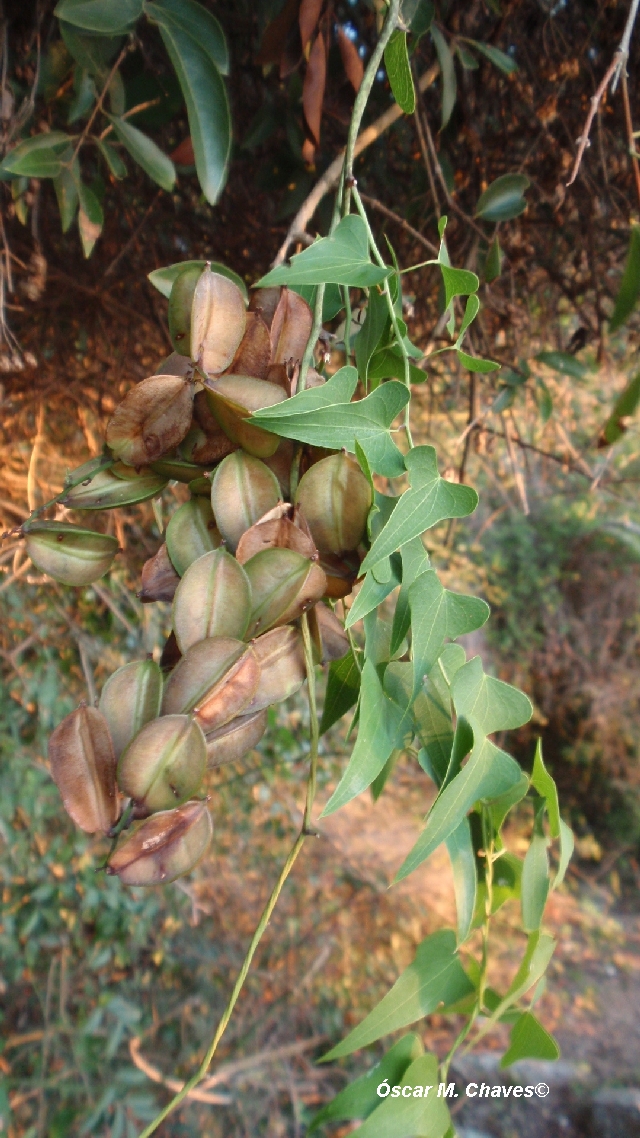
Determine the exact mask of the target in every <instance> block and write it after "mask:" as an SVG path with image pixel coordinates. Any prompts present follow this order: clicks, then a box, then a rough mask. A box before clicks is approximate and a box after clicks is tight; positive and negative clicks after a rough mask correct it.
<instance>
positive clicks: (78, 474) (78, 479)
mask: <svg viewBox="0 0 640 1138" xmlns="http://www.w3.org/2000/svg"><path fill="white" fill-rule="evenodd" d="M94 461H95V462H96V463H97V465H96V467H95V469H94V470H91V472H90V473H87V470H86V466H87V465H88V464H87V463H84V464H83V466H80V467H79V468H78V470H77V471H73V472H72V474H70V475H69V476H68V477H67V478H66V479H65V483H64V486H63V488H62V490H61V491H60V493H59V494H56V496H55V498H51V499H50V500H49V501H48V502H45V503H44V505H43V506H38V508H37V510H32V511H31V513H30V514H29V517H28V518H27V519H26V521H25V522H23V525H26V524H27V523H28V522H30V521H31V519H32V518H37V517H39V516H40V514H43V513H44V511H45V510H48V509H49V507H50V506H55V505H56V504H57V503H58V502H61V501H62V499H63V498H64V496H65V494H68V493H69V491H70V490H73V489H75V487H76V486H82V485H84V484H85V483H86V484H87V485H88V484H89V483H90V482H91V481H92V480H93V479H94V478H95V476H96V474H100V473H101V472H102V471H103V470H109V469H110V467H112V466H113V464H114V463H115V461H116V460H115V458H114V457H113V455H103V456H102V458H101V459H95V460H94ZM82 472H83V473H82ZM74 474H75V478H74V476H73V475H74ZM21 530H22V526H15V527H14V529H10V530H7V531H6V533H3V534H0V538H4V537H11V535H12V534H16V533H20V532H21Z"/></svg>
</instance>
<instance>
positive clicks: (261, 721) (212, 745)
mask: <svg viewBox="0 0 640 1138" xmlns="http://www.w3.org/2000/svg"><path fill="white" fill-rule="evenodd" d="M266 729H267V712H266V709H265V710H264V711H256V712H254V713H253V715H249V714H244V715H239V716H237V717H236V718H235V719H232V720H231V722H230V723H226V724H225V725H224V727H219V728H218V730H217V731H210V732H208V733H207V735H206V736H205V738H206V741H207V766H208V767H209V768H211V767H220V766H222V764H223V763H233V762H236V761H237V759H241V758H242V756H243V755H246V753H247V751H250V750H251V749H252V748H253V747H256V746H257V745H258V743H259V742H260V740H261V738H262V736H263V735H264V733H265V731H266Z"/></svg>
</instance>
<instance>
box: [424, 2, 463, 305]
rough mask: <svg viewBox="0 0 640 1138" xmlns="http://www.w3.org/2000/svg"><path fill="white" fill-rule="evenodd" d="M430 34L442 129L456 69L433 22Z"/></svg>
mask: <svg viewBox="0 0 640 1138" xmlns="http://www.w3.org/2000/svg"><path fill="white" fill-rule="evenodd" d="M430 35H431V38H432V40H433V43H434V46H435V49H436V52H437V55H438V62H439V64H440V73H441V75H442V120H441V128H442V130H444V128H445V126H446V125H447V123H448V122H449V119H450V118H451V112H452V111H453V108H454V106H455V104H456V96H457V85H456V69H455V65H454V62H453V56H452V54H451V50H450V48H449V44H448V43H447V41H446V39H445V38H444V36H443V34H442V32H441V31H440V29H439V28H438V27H436V25H435V24H433V25H432V26H431V28H430ZM447 307H448V305H447Z"/></svg>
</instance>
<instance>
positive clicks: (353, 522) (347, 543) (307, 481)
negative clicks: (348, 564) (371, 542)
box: [295, 453, 372, 554]
mask: <svg viewBox="0 0 640 1138" xmlns="http://www.w3.org/2000/svg"><path fill="white" fill-rule="evenodd" d="M295 500H296V504H297V505H298V506H300V509H301V510H302V513H303V514H304V516H305V518H306V520H307V522H308V524H309V529H310V530H311V535H312V537H313V540H314V541H315V543H316V545H317V547H318V549H319V550H320V553H330V554H331V553H333V554H340V553H346V552H350V551H352V550H354V549H357V547H358V546H359V544H360V542H361V541H362V539H363V537H364V535H365V532H366V528H367V517H368V514H369V510H370V509H371V503H372V493H371V486H370V485H369V482H368V481H367V479H366V478H365V476H364V474H363V473H362V471H361V469H360V467H359V466H358V463H357V462H356V461H355V459H353V458H350V457H349V455H346V454H342V453H341V454H332V455H329V457H328V458H323V459H321V460H320V462H316V463H314V465H313V466H311V467H309V470H307V472H306V474H303V476H302V478H301V479H300V483H299V485H298V489H297V492H296V496H295Z"/></svg>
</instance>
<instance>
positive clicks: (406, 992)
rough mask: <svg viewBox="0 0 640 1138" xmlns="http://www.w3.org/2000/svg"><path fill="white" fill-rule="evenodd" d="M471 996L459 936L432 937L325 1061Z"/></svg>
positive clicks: (446, 931) (442, 934)
mask: <svg viewBox="0 0 640 1138" xmlns="http://www.w3.org/2000/svg"><path fill="white" fill-rule="evenodd" d="M471 992H473V984H472V983H471V981H470V980H469V977H468V976H467V974H466V973H465V971H464V969H463V967H462V965H461V963H460V960H459V957H458V954H457V951H456V938H455V934H454V933H453V932H452V931H451V930H450V929H442V930H441V931H440V932H436V933H432V935H431V936H428V937H426V939H425V940H423V941H422V943H421V944H419V945H418V948H417V950H416V956H415V960H414V961H413V963H412V964H410V965H409V967H408V968H407V969H405V971H404V972H403V973H402V975H401V976H400V977H399V978H398V979H397V980H396V982H395V984H394V985H393V987H392V989H391V991H390V992H387V994H386V996H383V998H382V1000H381V1001H380V1003H379V1004H378V1005H377V1007H375V1008H374V1009H373V1011H371V1012H369V1015H368V1016H366V1017H365V1019H363V1021H362V1023H361V1024H358V1026H357V1027H355V1028H354V1029H353V1031H351V1032H349V1035H348V1036H347V1037H346V1039H343V1040H342V1042H341V1043H339V1044H338V1045H337V1046H336V1047H334V1048H332V1050H331V1051H329V1053H328V1054H327V1055H324V1056H323V1061H324V1062H327V1061H329V1060H333V1059H339V1058H341V1057H342V1056H343V1055H350V1054H351V1053H352V1051H358V1050H359V1049H360V1048H361V1047H367V1046H368V1045H369V1044H370V1043H375V1041H376V1040H377V1039H381V1038H382V1037H383V1036H384V1035H389V1033H390V1032H392V1031H397V1030H398V1029H399V1028H402V1027H408V1026H409V1024H412V1023H415V1022H416V1020H419V1019H422V1017H423V1016H426V1015H430V1014H431V1012H433V1011H435V1010H436V1008H437V1007H438V1006H439V1005H440V1004H442V1003H444V1004H445V1005H446V1004H453V1003H456V1002H457V1000H460V999H462V998H463V997H464V996H466V995H469V994H470V993H471ZM388 1133H394V1138H395V1131H391V1132H388Z"/></svg>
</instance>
